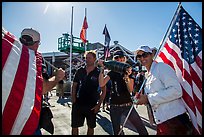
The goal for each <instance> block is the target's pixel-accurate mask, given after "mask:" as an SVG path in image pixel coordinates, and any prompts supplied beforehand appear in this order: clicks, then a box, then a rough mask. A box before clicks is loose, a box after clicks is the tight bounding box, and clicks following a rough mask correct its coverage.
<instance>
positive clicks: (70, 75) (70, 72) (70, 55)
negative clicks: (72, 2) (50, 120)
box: [69, 6, 74, 83]
mask: <svg viewBox="0 0 204 137" xmlns="http://www.w3.org/2000/svg"><path fill="white" fill-rule="evenodd" d="M73 8H74V7H73V6H72V16H71V41H70V43H71V45H70V54H69V82H70V83H71V81H72V46H73V35H72V29H73Z"/></svg>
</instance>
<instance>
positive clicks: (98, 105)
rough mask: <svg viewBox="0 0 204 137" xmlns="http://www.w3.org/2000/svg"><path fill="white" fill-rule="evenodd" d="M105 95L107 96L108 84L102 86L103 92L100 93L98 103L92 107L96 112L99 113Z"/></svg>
mask: <svg viewBox="0 0 204 137" xmlns="http://www.w3.org/2000/svg"><path fill="white" fill-rule="evenodd" d="M105 96H106V86H104V87H101V93H100V98H99V101H98V104H97V105H96V106H94V107H93V108H92V109H91V110H94V113H97V112H98V111H99V109H100V106H101V103H102V102H103V100H104V98H105Z"/></svg>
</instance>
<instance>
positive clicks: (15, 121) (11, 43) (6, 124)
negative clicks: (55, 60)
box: [1, 28, 43, 135]
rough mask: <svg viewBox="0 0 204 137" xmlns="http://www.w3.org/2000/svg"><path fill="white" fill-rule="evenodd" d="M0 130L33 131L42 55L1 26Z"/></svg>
mask: <svg viewBox="0 0 204 137" xmlns="http://www.w3.org/2000/svg"><path fill="white" fill-rule="evenodd" d="M1 50H2V134H3V135H33V134H34V132H35V130H36V129H37V127H38V123H39V118H40V111H41V99H42V98H41V97H42V84H43V78H42V55H41V54H40V53H38V52H34V51H32V50H29V49H28V48H27V47H26V46H24V45H22V44H21V43H20V42H19V40H18V39H17V38H16V37H15V36H14V35H13V34H11V33H9V32H8V31H6V30H5V29H3V28H2V49H1Z"/></svg>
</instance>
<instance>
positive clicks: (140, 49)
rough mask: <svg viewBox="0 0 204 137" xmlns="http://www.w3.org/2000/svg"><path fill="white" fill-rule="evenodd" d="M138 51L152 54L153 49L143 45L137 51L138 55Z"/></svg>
mask: <svg viewBox="0 0 204 137" xmlns="http://www.w3.org/2000/svg"><path fill="white" fill-rule="evenodd" d="M138 51H144V52H148V53H152V49H151V48H150V47H149V46H146V45H141V46H140V47H139V48H138V49H137V50H136V51H135V54H137V53H138Z"/></svg>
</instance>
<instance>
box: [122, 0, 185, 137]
mask: <svg viewBox="0 0 204 137" xmlns="http://www.w3.org/2000/svg"><path fill="white" fill-rule="evenodd" d="M180 7H181V2H179V4H178V7H177V9H176V12H175V13H174V16H173V19H172V20H171V23H170V25H169V27H168V29H167V31H166V33H165V35H164V37H163V39H162V42H161V44H160V47H159V49H158V50H157V52H156V54H155V56H154V59H153V60H155V59H156V57H157V55H158V53H159V50H160V49H161V47H162V45H163V44H164V40H165V39H166V37H167V36H168V35H169V33H170V30H171V28H172V26H173V23H174V22H175V19H176V18H177V16H178V13H179V11H180ZM146 81H147V79H145V80H144V81H143V83H142V85H141V87H140V90H139V91H138V93H140V92H141V90H142V88H143V86H144V84H145V82H146ZM135 95H136V94H135ZM133 106H134V102H133V104H132V107H131V108H130V110H129V112H128V115H127V116H126V118H125V121H124V122H123V125H122V127H121V129H120V131H119V132H118V135H120V133H121V132H122V130H123V128H124V126H125V124H126V122H127V120H128V118H129V116H130V112H131V111H132V109H133V108H134V107H133Z"/></svg>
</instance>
